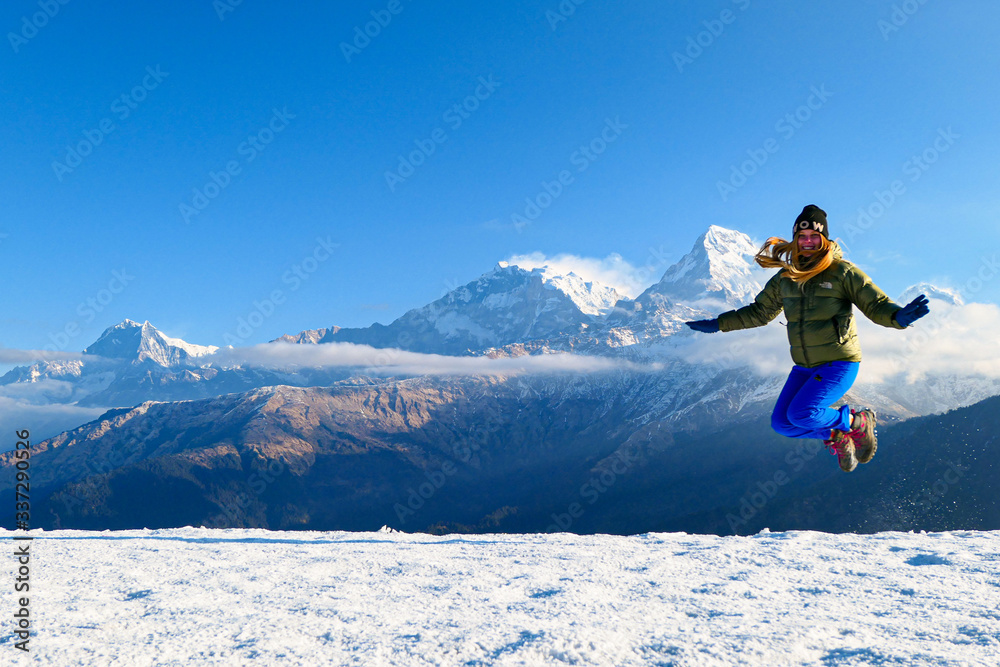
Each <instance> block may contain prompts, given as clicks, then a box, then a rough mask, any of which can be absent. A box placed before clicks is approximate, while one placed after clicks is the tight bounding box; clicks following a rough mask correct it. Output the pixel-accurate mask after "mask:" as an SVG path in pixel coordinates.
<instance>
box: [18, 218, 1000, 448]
mask: <svg viewBox="0 0 1000 667" xmlns="http://www.w3.org/2000/svg"><path fill="white" fill-rule="evenodd" d="M755 251H756V249H755V246H754V244H753V242H752V241H751V240H750V237H748V236H747V235H746V234H743V233H741V232H738V231H734V230H728V229H724V228H722V227H719V226H715V225H713V226H711V227H709V228H708V230H707V231H706V232H705V233H704V234H702V235H701V236H700V237H699V238H698V239H697V241H696V242H695V244H694V247H693V248H692V250H691V251H690V252H688V253H687V254H686V255H684V257H682V258H681V260H680V261H678V262H677V263H676V264H674V265H673V266H671V267H669V268H668V269H667V270H666V272H665V273H664V275H663V277H662V278H661V279H660V280H659V281H657V282H656V283H655V284H653V285H651V286H650V287H649V288H648V289H646V290H645V291H644V292H643V293H642V294H641V295H640V296H639V297H637V298H636V299H635V300H629V299H623V298H619V295H618V294H617V293H616V292H615V291H614V290H613V289H611V288H609V287H606V286H603V285H601V284H599V283H597V282H593V281H587V280H585V279H584V278H582V277H580V276H579V275H578V274H576V273H574V272H572V271H563V272H556V271H553V270H552V269H551V268H550V267H548V266H541V267H533V268H531V269H527V268H524V267H520V266H517V265H514V264H507V263H504V262H501V263H498V264H497V265H496V266H495V267H494V268H493V269H492V270H491V271H488V272H487V273H485V274H483V275H482V276H480V277H479V278H477V279H476V280H473V281H471V282H469V283H467V284H466V285H463V286H461V287H459V288H457V289H454V290H451V291H450V292H448V293H447V294H445V295H444V296H443V297H441V298H440V299H438V300H436V301H434V302H432V303H430V304H427V305H426V306H423V307H420V308H414V309H412V310H410V311H408V312H407V313H405V314H404V315H403V316H402V317H400V318H398V319H397V320H395V321H394V322H392V323H391V324H389V325H382V324H373V325H372V326H370V327H365V328H354V329H341V328H338V327H336V326H333V327H328V328H324V329H312V330H308V331H303V332H301V333H299V334H297V335H292V336H287V335H286V336H282V337H280V338H278V339H277V340H278V341H281V342H285V343H298V344H320V343H331V342H350V343H360V344H366V345H370V346H372V347H376V348H400V349H404V350H409V351H414V352H421V353H435V354H449V355H486V356H491V357H498V356H508V357H511V356H520V355H525V354H543V353H547V352H555V351H559V352H575V353H583V354H588V355H606V356H613V357H616V358H619V359H621V358H622V357H624V358H625V359H629V360H631V361H634V362H637V363H640V364H649V363H662V362H664V361H666V363H668V364H669V365H670V368H671V372H670V373H667V374H665V375H664V376H663V378H661V379H662V380H663V381H662V382H661V383H660V384H659V386H657V388H656V389H655V390H653V391H655V392H656V393H657V395H660V396H663V397H664V399H663V400H664V401H666V403H664V404H663V405H665V406H668V408H669V409H665V410H663V411H657V412H656V414H658V415H659V417H657V419H660V420H672V421H674V422H676V423H677V424H683V427H684V428H696V429H697V428H706V427H712V428H714V427H719V426H721V425H723V424H722V422H724V421H725V420H726V419H727V418H728V419H730V420H732V419H734V418H735V415H736V414H737V413H739V412H740V411H742V410H744V409H745V408H747V406H757V408H760V406H765V404H766V403H768V401H770V400H773V394H774V393H775V392H776V390H777V385H775V383H776V382H778V383H779V384H780V378H777V379H776V377H774V376H766V377H765V376H762V375H760V373H758V372H756V371H754V370H753V369H752V368H751V366H750V360H741V358H740V357H739V355H733V354H731V353H727V354H729V360H728V362H727V363H725V364H713V363H710V362H708V363H706V362H705V361H702V362H699V361H697V359H694V358H691V359H689V358H686V357H684V355H683V353H682V354H680V355H678V350H685V349H688V348H687V347H686V346H687V345H688V343H691V342H692V338H691V336H693V335H694V334H692V333H691V332H690V331H689V330H688V329H687V327H685V326H684V322H685V321H688V320H693V319H703V318H708V317H714V316H716V315H717V314H718V313H720V312H722V311H723V310H728V309H730V308H733V307H738V306H740V305H743V304H744V303H746V302H749V301H750V300H751V299H752V298H753V296H754V295H755V294H756V293H757V292H758V291H759V290H760V289H761V284H762V282H763V280H764V278H766V274H764V273H763V272H760V271H758V270H757V269H756V268H755V267H754V265H753V263H752V259H753V255H754V254H755ZM921 292H923V293H926V294H928V296H930V297H931V298H932V299H937V300H945V301H947V302H948V303H949V304H950V305H949V306H948V307H957V305H960V304H961V303H962V301H961V296H960V295H958V294H957V293H954V292H951V291H949V290H945V289H940V288H937V287H935V286H933V285H929V284H920V285H915V286H913V287H912V288H910V289H908V290H907V291H906V292H905V293H904V295H903V296H902V297H901V298H900V301H905V300H906V299H907V298H908V297H910V296H913V295H916V294H917V293H921ZM611 304H613V307H612V306H611ZM956 304H957V305H956ZM941 307H942V308H944V305H943V304H942V306H941ZM774 326H779V325H777V324H775V325H774ZM761 331H763V330H761ZM770 332H771V333H773V332H774V330H770ZM778 333H780V332H778ZM678 334H679V335H678ZM716 341H719V343H720V347H719V349H720V350H722V349H724V348H725V349H727V350H728V349H729V348H728V347H726V346H725V343H722V341H721V339H712V340H707V339H706V340H704V341H699V342H704V343H706V344H709V346H711V345H712V344H714V343H715V342H716ZM726 342H727V343H728V341H726ZM217 349H218V348H215V347H214V346H205V345H195V344H191V343H187V342H185V341H183V340H180V339H177V338H172V337H170V336H166V335H165V334H163V333H162V332H160V331H158V330H157V329H156V328H155V327H153V326H152V325H151V324H150V323H149V322H144V323H142V324H139V323H138V322H134V321H132V320H126V321H124V322H121V323H120V324H117V325H115V326H112V327H110V328H109V329H107V330H106V331H105V332H104V333H103V334H102V335H101V336H100V338H99V339H98V340H97V341H95V342H94V343H93V344H92V345H90V346H89V347H88V348H87V349H86V350H85V352H86V354H87V356H85V357H84V358H83V359H81V360H73V361H59V362H42V363H37V364H34V365H32V366H23V367H18V368H15V369H14V370H12V371H10V372H9V373H7V374H6V375H5V376H3V377H2V378H0V393H5V394H6V395H14V393H17V392H20V393H21V394H23V393H24V391H23V390H24V389H28V388H27V387H24V386H21V387H11V386H10V385H15V384H20V385H33V386H32V387H31V388H30V392H31V393H32V394H33V395H37V396H38V397H39V400H42V401H45V402H47V403H69V404H76V405H77V406H88V407H89V406H101V407H125V406H132V405H136V404H138V403H141V402H143V401H149V400H154V401H175V400H188V399H194V398H203V397H212V396H218V395H220V394H224V393H229V392H243V391H248V390H251V389H254V388H258V387H266V386H272V385H277V384H283V385H292V386H300V387H306V386H327V385H329V384H331V383H333V382H336V381H338V380H341V379H344V378H347V377H351V376H352V375H356V374H357V373H358V372H364V371H363V370H361V371H359V369H352V368H346V367H342V368H337V367H334V368H332V369H330V370H318V369H311V368H308V367H307V368H300V369H299V370H297V371H294V372H292V371H288V372H279V371H272V370H265V369H263V368H259V367H256V366H252V365H249V364H245V365H240V364H237V363H231V362H230V363H227V364H225V365H222V366H220V364H219V361H218V360H217V359H213V358H212V353H213V352H215V351H217ZM663 355H666V356H665V357H664V356H663ZM701 358H702V359H705V358H708V359H709V360H711V359H712V358H714V352H713V349H711V347H710V349H708V354H707V355H705V354H702V355H701ZM927 386H930V385H927ZM996 386H997V382H996V381H989V380H988V379H987V380H982V379H979V380H976V381H975V382H973V381H970V379H969V378H962V377H957V376H956V377H936V378H934V381H933V387H934V391H933V392H921V391H919V389H918V388H915V387H910V386H907V387H903V388H899V387H896V388H895V389H894V388H893V387H892V386H888V385H880V384H859V385H858V386H857V387H856V388H855V396H856V397H860V398H862V399H863V402H864V403H865V404H868V405H871V406H873V407H878V408H879V410H880V413H882V414H887V415H895V416H897V417H899V418H908V417H912V416H914V415H916V414H927V413H928V412H936V411H942V410H947V409H952V408H956V407H959V406H963V405H969V404H970V403H973V402H975V401H978V400H982V399H983V398H986V397H987V396H991V395H993V394H995V393H996ZM619 389H620V387H609V388H608V391H612V392H615V391H619ZM668 397H669V398H668ZM931 399H932V400H931ZM628 400H630V401H633V400H635V399H634V397H630V398H628ZM720 400H722V401H723V402H722V403H719V402H718V401H720ZM852 400H853V399H852ZM720 405H721V406H723V407H722V408H719V407H718V406H720ZM661 407H662V406H661ZM757 408H754V409H757ZM761 409H763V408H761ZM651 414H652V413H651ZM726 415H728V417H726ZM720 420H721V421H720Z"/></svg>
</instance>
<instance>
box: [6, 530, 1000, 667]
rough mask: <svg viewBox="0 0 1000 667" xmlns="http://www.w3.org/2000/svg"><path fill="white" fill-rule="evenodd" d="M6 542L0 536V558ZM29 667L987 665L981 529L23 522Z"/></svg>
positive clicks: (990, 537) (987, 562) (996, 621)
mask: <svg viewBox="0 0 1000 667" xmlns="http://www.w3.org/2000/svg"><path fill="white" fill-rule="evenodd" d="M14 534H15V533H13V532H11V531H2V530H0V539H3V540H4V544H5V545H6V546H5V547H4V548H5V549H6V550H7V553H13V551H14V548H13V541H12V539H11V538H12V537H13V536H14ZM30 534H31V535H32V536H34V537H35V538H36V539H35V540H34V541H32V542H31V553H32V559H31V592H30V596H31V605H30V609H31V613H32V622H33V624H34V625H33V635H32V638H31V642H30V646H31V652H30V653H29V654H24V653H23V652H21V651H19V650H17V649H16V648H15V647H14V641H15V638H14V637H13V635H12V634H11V632H12V630H13V627H14V626H13V620H12V613H13V609H14V604H15V600H14V593H13V581H14V577H15V563H14V559H13V558H7V559H4V561H5V567H4V573H3V574H2V575H0V576H5V577H6V578H7V579H6V583H3V584H2V585H3V587H4V589H5V590H6V591H7V593H6V594H5V597H4V608H5V609H7V610H8V611H7V612H5V613H4V614H3V617H4V621H3V623H4V631H3V633H2V635H0V636H2V639H0V655H2V656H3V657H2V661H3V663H4V664H51V665H60V666H66V665H182V664H183V665H189V664H199V665H246V664H255V665H257V664H259V665H268V664H289V665H324V664H331V665H365V666H368V665H376V666H377V665H406V666H417V665H609V666H612V665H613V666H615V667H618V666H624V665H720V666H721V665H867V664H879V665H896V664H898V665H996V664H997V656H1000V533H998V532H993V533H984V532H955V533H935V534H913V533H883V534H878V535H853V534H848V535H828V534H824V533H813V532H790V533H766V532H765V533H762V534H760V535H756V536H752V537H725V538H722V537H714V536H701V535H686V534H648V535H641V536H632V537H618V536H606V535H598V536H578V535H569V534H558V535H462V536H444V537H434V536H429V535H419V534H413V535H411V534H403V533H343V532H336V533H319V532H308V533H291V532H271V531H264V530H207V529H195V528H184V529H176V530H156V531H124V532H101V533H98V532H83V531H50V532H44V531H32V532H31V533H30Z"/></svg>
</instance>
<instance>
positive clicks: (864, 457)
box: [847, 408, 878, 463]
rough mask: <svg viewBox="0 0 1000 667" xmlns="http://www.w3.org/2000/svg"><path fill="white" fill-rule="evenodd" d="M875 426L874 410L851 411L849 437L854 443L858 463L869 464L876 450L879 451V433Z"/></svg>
mask: <svg viewBox="0 0 1000 667" xmlns="http://www.w3.org/2000/svg"><path fill="white" fill-rule="evenodd" d="M875 426H876V423H875V411H874V410H869V409H868V408H865V409H863V410H860V411H858V412H855V411H854V410H851V432H850V433H848V434H847V435H848V437H849V438H850V439H851V440H852V441H853V442H854V450H855V451H856V452H857V455H858V463H868V462H869V461H871V460H872V458H873V457H874V456H875V450H876V449H878V432H877V431H876V430H875Z"/></svg>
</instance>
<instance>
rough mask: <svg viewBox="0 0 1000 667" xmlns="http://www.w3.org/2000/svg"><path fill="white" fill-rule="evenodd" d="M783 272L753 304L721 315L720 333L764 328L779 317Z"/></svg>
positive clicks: (773, 278)
mask: <svg viewBox="0 0 1000 667" xmlns="http://www.w3.org/2000/svg"><path fill="white" fill-rule="evenodd" d="M781 279H782V272H781V271H779V272H778V273H776V274H774V275H773V276H771V279H770V280H768V281H767V284H766V285H764V289H763V290H761V292H760V294H758V295H757V297H756V298H755V299H754V301H753V303H751V304H750V305H747V306H743V307H742V308H738V309H736V310H730V311H729V312H726V313H722V314H721V315H719V330H720V331H736V330H737V329H752V328H753V327H762V326H764V325H765V324H767V323H768V322H770V321H771V320H773V319H774V318H776V317H777V316H778V313H780V312H781V309H782V308H783V303H782V299H781Z"/></svg>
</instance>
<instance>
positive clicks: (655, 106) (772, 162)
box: [0, 0, 1000, 351]
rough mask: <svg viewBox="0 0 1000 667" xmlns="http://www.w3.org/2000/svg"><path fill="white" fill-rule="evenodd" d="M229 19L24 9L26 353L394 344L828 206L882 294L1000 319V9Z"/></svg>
mask: <svg viewBox="0 0 1000 667" xmlns="http://www.w3.org/2000/svg"><path fill="white" fill-rule="evenodd" d="M229 1H230V0H219V1H218V2H215V3H213V2H212V1H211V0H197V1H195V0H185V1H180V2H174V3H165V4H163V5H162V6H150V5H149V3H125V2H114V3H99V4H95V3H84V2H79V1H73V0H69V1H68V2H66V4H59V2H58V0H42V1H41V2H38V0H35V1H28V0H16V1H11V2H6V3H3V6H2V8H0V29H2V32H3V34H4V36H5V38H4V42H5V44H4V45H3V46H0V66H2V68H3V70H2V71H3V75H2V77H0V98H2V100H3V104H2V107H0V132H2V137H3V147H4V159H3V160H2V161H0V188H2V190H0V191H2V193H3V202H4V207H3V215H2V218H0V233H3V234H4V236H3V237H2V238H0V256H2V259H3V262H2V264H0V267H2V268H0V271H2V272H3V279H4V282H5V284H6V285H8V288H7V289H6V290H5V295H4V299H3V306H4V308H3V313H2V315H0V344H2V345H3V346H4V347H8V348H21V349H37V348H42V347H45V346H49V347H53V346H55V347H57V348H59V349H65V350H72V351H76V350H80V349H82V348H84V347H86V346H87V345H88V344H90V343H91V342H92V341H93V340H94V339H95V338H96V337H97V336H98V335H99V334H100V332H101V331H103V329H104V328H106V327H108V326H110V325H112V324H115V323H117V322H119V321H121V320H122V319H124V318H131V319H135V320H139V321H142V320H149V321H150V322H152V323H153V324H154V325H156V326H157V327H159V328H160V329H162V330H164V331H165V332H166V333H168V334H171V335H175V336H181V337H183V338H185V339H186V340H188V341H190V342H195V343H202V344H215V345H221V344H223V343H224V339H225V336H226V335H227V334H229V335H230V336H232V335H234V334H235V332H236V331H237V327H238V322H239V320H240V318H244V319H246V318H248V316H249V315H250V314H251V313H253V312H254V311H261V312H263V316H260V317H258V318H256V320H255V321H256V322H259V323H260V324H259V325H258V326H255V327H253V328H252V331H251V332H250V335H248V336H242V335H241V336H239V337H240V339H241V340H242V341H243V342H245V343H246V344H254V343H259V342H264V341H267V340H270V339H272V338H275V337H277V336H279V335H281V334H284V333H293V332H297V331H300V330H302V329H307V328H317V327H324V326H330V325H334V324H336V325H340V326H366V325H368V324H370V323H372V322H374V321H380V322H383V323H387V322H389V321H391V320H393V319H395V318H396V317H398V316H399V315H401V314H402V313H403V312H405V311H406V310H408V309H409V308H412V307H417V306H420V305H423V304H425V303H427V302H429V301H431V300H433V299H435V298H438V297H439V296H441V294H442V293H444V292H445V291H446V290H447V289H449V288H451V287H454V286H456V285H459V284H464V283H465V282H467V281H469V280H472V279H474V278H476V277H477V276H478V275H480V274H481V273H483V272H485V271H488V270H489V269H490V268H492V266H493V265H494V264H495V263H496V261H498V260H501V259H506V258H508V257H510V256H513V255H524V254H528V253H534V252H539V253H542V254H543V255H545V256H554V255H558V254H560V253H568V254H571V255H575V256H578V257H584V258H596V259H603V258H607V257H608V256H610V255H612V254H615V253H617V254H618V255H620V256H621V257H622V258H623V260H624V261H625V262H626V265H627V266H631V267H633V268H634V269H636V270H642V269H643V268H645V267H649V268H651V269H653V270H652V271H651V273H655V275H654V276H653V277H652V278H651V279H650V280H649V282H650V283H651V282H654V281H655V280H656V279H657V278H658V277H659V275H660V274H662V272H663V270H664V269H665V268H666V266H667V264H668V263H669V262H670V261H675V260H676V259H678V258H679V257H680V256H681V255H683V254H684V253H685V252H687V250H688V249H689V248H690V246H691V244H692V243H693V241H694V239H695V238H696V237H697V236H698V235H699V234H701V233H702V232H703V231H704V230H705V229H706V228H707V227H708V225H710V224H720V225H723V226H726V227H731V228H736V229H740V230H742V231H744V232H746V233H748V234H750V235H751V236H752V237H753V238H754V239H755V240H762V239H763V238H765V237H766V236H769V235H772V234H778V235H786V236H787V234H788V233H789V230H790V227H791V222H792V220H793V219H794V217H795V215H796V214H797V213H798V211H799V210H800V209H801V207H802V206H803V205H804V204H807V203H816V204H819V205H820V206H822V207H823V208H825V209H826V210H827V212H828V214H829V219H830V224H831V229H832V232H833V234H834V235H838V236H841V237H842V238H844V239H845V241H848V243H847V245H848V247H849V250H850V254H849V256H850V258H851V259H853V260H854V261H856V262H857V263H859V264H860V265H862V267H864V268H865V269H866V270H868V271H869V272H870V273H871V275H872V277H873V278H874V279H875V281H876V282H877V283H879V284H880V285H881V286H882V287H883V288H885V289H886V291H888V292H889V293H890V294H897V293H899V292H900V291H902V289H904V288H905V287H907V286H908V285H910V284H912V283H916V282H919V281H924V280H927V281H932V282H937V283H941V284H944V285H950V286H953V287H963V286H965V287H966V288H967V289H966V296H967V298H969V299H970V300H977V301H990V302H996V301H998V300H1000V281H997V280H993V279H987V280H985V281H982V283H981V286H980V283H976V282H973V283H972V284H971V285H972V287H973V288H974V289H971V290H970V289H968V285H969V284H970V283H969V282H968V281H969V280H970V279H973V278H975V276H976V273H977V272H979V271H980V270H983V271H984V272H985V273H984V275H986V274H988V273H990V269H989V268H988V266H989V265H990V262H991V261H992V258H993V257H994V254H995V253H996V252H997V250H998V248H997V245H998V243H997V231H998V225H997V223H996V222H995V221H994V217H993V216H994V213H995V211H996V210H997V204H998V202H997V195H996V193H997V192H998V187H997V186H998V183H997V179H998V174H1000V171H998V170H997V168H996V156H997V155H998V154H1000V132H998V130H997V123H996V118H997V114H998V108H997V107H998V102H1000V95H998V82H997V77H996V72H997V71H1000V46H997V44H996V39H995V35H994V34H993V33H994V31H995V30H994V29H995V26H996V25H998V24H1000V6H998V5H997V3H995V2H988V1H987V0H979V1H975V0H972V1H969V2H965V3H961V6H960V7H959V6H955V4H954V3H946V2H943V1H942V0H928V1H927V2H924V3H923V4H921V3H920V2H918V1H917V0H909V2H889V1H886V2H882V1H872V2H865V3H801V2H790V1H786V2H769V3H765V2H762V1H761V0H736V1H732V0H715V1H713V2H684V3H681V2H670V3H664V2H654V1H652V0H648V1H645V0H643V1H638V0H637V1H632V2H625V3H618V2H610V1H599V0H585V1H583V2H580V0H577V2H579V3H580V4H578V5H577V4H575V3H573V2H571V1H567V2H563V3H560V2H559V1H558V0H549V1H533V2H529V1H511V2H502V3H488V4H485V5H479V4H471V3H462V2H434V3H431V2H421V1H420V0H399V1H398V2H390V1H389V0H384V1H381V0H380V1H377V2H353V3H325V2H324V3H320V2H301V3H294V4H291V3H283V4H278V3H266V2H261V1H260V0H244V1H243V2H242V3H240V4H238V5H235V6H231V7H230V6H229ZM224 7H229V8H230V9H231V11H225V10H223V9H222V8H224ZM560 7H562V11H563V14H560V13H559V12H560ZM570 7H572V9H573V11H572V13H571V14H570V12H569V11H568V8H570ZM894 8H895V9H894ZM46 9H47V11H48V13H49V14H52V16H46V15H45V14H44V12H45V11H46ZM373 12H374V14H373ZM894 12H895V13H894ZM907 12H909V13H907ZM563 19H565V20H563ZM378 20H381V21H382V23H384V24H385V25H377V24H375V23H372V22H373V21H378ZM894 20H895V23H893V21H894ZM366 24H368V25H367V28H368V31H369V32H370V33H372V34H374V36H373V37H369V38H367V41H366V38H358V39H357V41H356V42H355V39H356V37H357V34H358V32H361V33H363V32H364V31H365V29H366ZM38 26H40V27H38ZM376 33H377V34H376ZM344 44H349V45H351V44H353V46H352V47H350V48H347V49H345V47H344ZM123 96H124V97H123ZM456 105H459V109H458V110H456V109H455V107H456ZM796 116H797V117H796ZM91 144H93V145H91ZM81 145H82V150H81V151H80V152H86V153H88V154H87V155H83V156H80V157H74V156H73V155H72V154H71V150H70V149H71V148H72V149H74V150H75V149H76V148H78V147H80V146H81ZM421 146H422V147H423V149H421V148H420V147H421ZM431 146H433V151H431V150H430V147H431ZM588 146H589V147H590V148H589V149H588V150H589V152H588V151H587V150H581V148H586V147H588ZM421 150H422V151H423V152H422V153H418V154H417V155H416V159H415V161H416V162H420V163H421V164H419V165H417V166H414V167H413V169H412V173H411V172H410V171H409V170H408V168H407V167H406V166H405V165H404V166H403V167H402V168H400V159H401V156H403V158H405V159H406V160H407V161H409V159H410V157H409V156H411V154H413V152H414V151H421ZM915 156H916V157H918V158H920V160H921V162H919V163H918V162H916V161H914V160H913V158H914V157H915ZM920 156H923V157H920ZM754 158H756V162H757V163H754V162H753V160H754ZM764 158H766V159H764ZM748 160H749V161H751V162H747V161H748ZM758 163H759V164H758ZM227 169H229V172H227ZM734 169H735V170H736V171H737V172H739V171H740V170H741V169H742V172H743V173H742V174H738V175H736V176H734V175H733V174H734ZM387 172H388V173H392V172H395V173H396V176H397V177H398V178H389V179H387V176H386V174H387ZM213 174H214V177H213ZM747 174H749V175H747ZM560 175H561V176H562V178H563V182H562V183H559V180H560ZM390 181H391V182H390ZM546 183H547V184H548V188H547V189H548V191H549V192H551V193H558V194H557V195H556V196H554V197H550V196H549V193H547V192H546V186H545V184H546ZM720 183H727V184H728V187H722V188H720ZM220 185H221V186H222V187H220ZM893 189H895V193H893V192H892V191H893ZM206 190H207V192H206ZM196 191H198V192H201V193H202V195H201V196H203V195H205V194H209V195H212V198H211V199H209V198H208V197H206V198H205V199H204V200H199V196H200V195H198V194H197V193H196ZM886 192H888V193H889V194H879V193H886ZM880 199H881V200H882V201H881V202H880V201H879V200H880ZM526 200H534V201H536V202H537V203H541V204H543V205H544V207H539V210H538V211H537V213H538V214H537V216H535V215H533V214H534V213H535V212H534V211H531V210H530V209H529V204H528V203H527V201H526ZM890 200H891V201H890ZM182 205H183V206H189V207H190V208H188V209H185V208H183V206H182ZM196 206H203V209H202V210H198V209H197V208H196ZM526 209H528V210H526ZM859 209H862V210H868V211H869V212H870V213H872V214H873V215H872V216H871V218H870V219H868V220H867V221H866V220H865V219H862V220H861V224H858V221H859V213H858V212H859ZM195 210H196V211H197V213H192V211H195ZM185 211H187V214H185ZM529 213H530V214H532V215H530V216H529V215H528V214H529ZM514 216H521V217H519V218H516V217H514ZM528 217H532V218H533V219H531V220H528ZM525 222H526V223H527V224H524V223H525ZM984 262H985V264H984ZM982 267H987V268H982ZM115 272H118V273H117V274H116V273H115ZM275 296H277V297H278V298H276V299H274V301H273V302H272V297H275ZM245 331H246V330H245V329H244V332H245ZM67 332H69V333H67Z"/></svg>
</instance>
